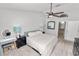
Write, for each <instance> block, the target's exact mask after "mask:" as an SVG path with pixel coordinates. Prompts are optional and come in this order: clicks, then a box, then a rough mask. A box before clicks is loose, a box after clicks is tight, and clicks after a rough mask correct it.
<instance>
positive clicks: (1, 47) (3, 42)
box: [0, 37, 17, 55]
mask: <svg viewBox="0 0 79 59" xmlns="http://www.w3.org/2000/svg"><path fill="white" fill-rule="evenodd" d="M16 40H17V39H16V38H11V37H10V38H6V39H1V40H0V55H3V51H4V48H5V47H8V46H10V44H11V43H14V46H16V44H15V41H16Z"/></svg>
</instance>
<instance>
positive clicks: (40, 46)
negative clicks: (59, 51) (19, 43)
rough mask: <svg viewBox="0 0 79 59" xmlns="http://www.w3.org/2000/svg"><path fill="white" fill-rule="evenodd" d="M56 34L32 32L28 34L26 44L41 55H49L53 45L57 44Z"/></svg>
mask: <svg viewBox="0 0 79 59" xmlns="http://www.w3.org/2000/svg"><path fill="white" fill-rule="evenodd" d="M57 41H58V39H57V36H54V35H52V34H46V33H45V34H43V33H42V32H40V31H36V32H32V33H30V34H28V37H27V44H28V45H29V46H31V47H33V48H34V49H36V50H37V51H39V53H40V54H41V55H43V56H49V55H51V53H52V51H53V49H54V47H55V45H56V44H57Z"/></svg>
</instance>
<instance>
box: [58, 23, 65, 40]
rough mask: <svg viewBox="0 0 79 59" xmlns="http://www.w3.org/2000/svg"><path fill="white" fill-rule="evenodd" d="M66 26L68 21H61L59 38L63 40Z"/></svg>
mask: <svg viewBox="0 0 79 59" xmlns="http://www.w3.org/2000/svg"><path fill="white" fill-rule="evenodd" d="M65 26H66V22H65V21H61V22H59V28H58V38H59V39H62V40H63V39H64V34H65Z"/></svg>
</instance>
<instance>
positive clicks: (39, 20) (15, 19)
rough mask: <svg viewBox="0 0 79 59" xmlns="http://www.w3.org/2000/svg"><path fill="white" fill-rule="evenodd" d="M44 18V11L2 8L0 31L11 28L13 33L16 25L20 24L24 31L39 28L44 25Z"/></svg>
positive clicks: (0, 10)
mask: <svg viewBox="0 0 79 59" xmlns="http://www.w3.org/2000/svg"><path fill="white" fill-rule="evenodd" d="M44 20H45V19H44V16H43V14H42V13H37V12H25V11H17V10H8V9H6V10H5V9H0V32H2V31H3V30H5V29H9V30H10V31H11V32H12V33H13V26H14V25H20V26H21V27H22V33H23V32H25V31H29V30H38V29H40V27H41V26H42V25H43V22H44ZM0 34H1V33H0Z"/></svg>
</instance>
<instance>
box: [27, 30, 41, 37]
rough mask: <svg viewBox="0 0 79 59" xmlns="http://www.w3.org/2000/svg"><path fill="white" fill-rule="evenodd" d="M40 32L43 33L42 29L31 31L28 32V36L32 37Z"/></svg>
mask: <svg viewBox="0 0 79 59" xmlns="http://www.w3.org/2000/svg"><path fill="white" fill-rule="evenodd" d="M38 34H42V32H41V31H34V32H29V33H28V36H29V37H32V36H35V35H38Z"/></svg>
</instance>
